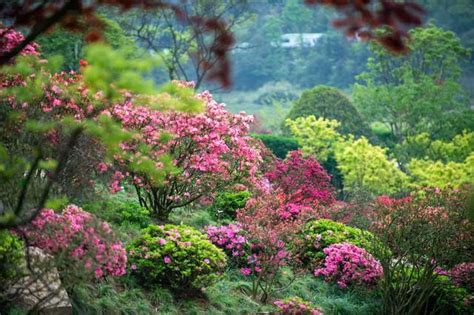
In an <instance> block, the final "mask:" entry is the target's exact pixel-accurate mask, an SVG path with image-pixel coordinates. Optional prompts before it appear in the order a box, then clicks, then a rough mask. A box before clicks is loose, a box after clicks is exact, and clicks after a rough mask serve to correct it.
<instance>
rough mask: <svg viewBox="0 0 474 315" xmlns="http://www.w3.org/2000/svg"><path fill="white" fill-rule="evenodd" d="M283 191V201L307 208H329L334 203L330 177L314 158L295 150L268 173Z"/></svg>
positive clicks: (271, 179) (267, 176)
mask: <svg viewBox="0 0 474 315" xmlns="http://www.w3.org/2000/svg"><path fill="white" fill-rule="evenodd" d="M265 177H266V178H268V180H269V181H270V183H272V185H273V186H275V187H277V188H278V189H280V191H281V193H282V196H283V198H284V202H286V203H292V204H298V205H304V206H312V207H318V206H329V205H331V204H332V203H333V202H334V201H335V198H334V189H333V188H332V186H331V183H330V181H331V177H330V176H329V175H328V173H327V172H326V171H325V170H324V169H323V167H322V166H321V165H320V164H319V163H318V161H316V159H314V158H313V157H303V156H302V153H301V151H292V152H290V153H289V154H288V157H287V158H286V159H285V160H283V161H277V162H276V163H275V166H274V168H273V169H272V170H271V171H269V172H267V173H266V174H265Z"/></svg>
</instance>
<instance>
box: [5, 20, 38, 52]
mask: <svg viewBox="0 0 474 315" xmlns="http://www.w3.org/2000/svg"><path fill="white" fill-rule="evenodd" d="M24 39H25V37H24V36H23V34H21V33H20V32H17V31H15V30H14V29H9V30H6V29H5V28H3V27H1V26H0V54H3V53H5V52H9V51H10V50H12V49H13V48H14V47H16V46H17V45H18V44H19V43H21V42H22V41H23V40H24ZM20 54H21V55H39V53H38V44H36V43H34V42H33V43H30V44H28V45H26V47H25V48H23V50H22V51H21V52H20Z"/></svg>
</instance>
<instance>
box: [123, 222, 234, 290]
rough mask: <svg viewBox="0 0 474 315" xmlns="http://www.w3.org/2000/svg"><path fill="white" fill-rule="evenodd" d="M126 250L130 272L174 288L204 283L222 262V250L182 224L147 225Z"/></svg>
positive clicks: (213, 276)
mask: <svg viewBox="0 0 474 315" xmlns="http://www.w3.org/2000/svg"><path fill="white" fill-rule="evenodd" d="M128 252H129V257H130V262H131V264H132V269H135V270H134V271H133V273H134V274H136V275H137V276H138V277H139V278H141V279H143V281H144V283H146V285H149V286H153V285H154V284H162V285H167V286H169V287H171V288H172V289H175V290H180V289H189V288H191V289H200V288H204V287H207V286H209V285H211V284H212V283H214V281H216V280H217V278H218V277H219V274H220V272H221V271H222V270H223V269H224V268H225V266H226V257H225V254H224V253H223V252H222V250H221V249H219V248H218V247H216V246H214V245H213V244H212V243H211V242H210V241H209V240H208V239H207V237H206V235H205V234H202V233H201V232H199V231H198V230H196V229H194V228H192V227H189V226H186V225H171V224H168V225H165V226H157V225H150V226H149V227H148V228H146V229H144V230H143V231H142V235H141V237H140V238H139V239H138V240H136V241H135V242H133V243H132V244H131V245H130V246H129V247H128Z"/></svg>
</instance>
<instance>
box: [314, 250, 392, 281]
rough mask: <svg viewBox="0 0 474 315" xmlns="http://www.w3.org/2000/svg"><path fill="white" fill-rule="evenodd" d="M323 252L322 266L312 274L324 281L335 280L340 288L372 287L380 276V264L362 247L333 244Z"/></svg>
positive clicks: (381, 272) (381, 271)
mask: <svg viewBox="0 0 474 315" xmlns="http://www.w3.org/2000/svg"><path fill="white" fill-rule="evenodd" d="M324 253H325V254H326V258H325V260H324V267H323V268H318V269H316V270H315V271H314V275H315V276H323V277H324V278H325V281H328V282H335V283H337V285H338V286H339V287H341V288H346V287H348V286H349V285H363V286H366V287H373V286H374V285H375V284H376V283H377V281H378V280H379V279H380V278H381V277H382V274H383V270H382V266H381V265H380V263H379V262H378V261H377V260H376V259H375V258H374V257H373V256H372V255H370V254H369V253H368V252H367V251H366V250H365V249H363V248H360V247H357V246H355V245H353V244H350V243H341V244H333V245H331V246H329V247H327V248H325V249H324Z"/></svg>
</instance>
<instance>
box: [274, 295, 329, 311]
mask: <svg viewBox="0 0 474 315" xmlns="http://www.w3.org/2000/svg"><path fill="white" fill-rule="evenodd" d="M273 304H274V305H275V306H276V307H277V308H278V313H279V314H282V315H323V312H322V311H321V310H320V309H319V308H317V307H316V306H314V305H313V304H311V303H310V302H308V301H305V300H303V299H302V298H299V297H292V298H288V299H284V300H277V301H275V302H273Z"/></svg>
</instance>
